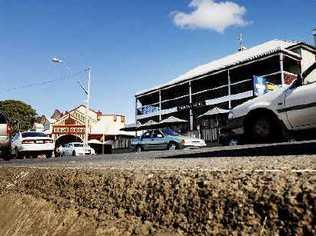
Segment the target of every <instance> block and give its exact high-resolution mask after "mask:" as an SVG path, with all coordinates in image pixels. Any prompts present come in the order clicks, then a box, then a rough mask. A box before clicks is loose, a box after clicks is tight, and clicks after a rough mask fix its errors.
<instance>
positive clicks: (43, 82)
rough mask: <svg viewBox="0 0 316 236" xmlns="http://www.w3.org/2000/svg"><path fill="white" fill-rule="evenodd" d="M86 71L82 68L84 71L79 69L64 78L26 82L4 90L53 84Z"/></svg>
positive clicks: (70, 78) (9, 90)
mask: <svg viewBox="0 0 316 236" xmlns="http://www.w3.org/2000/svg"><path fill="white" fill-rule="evenodd" d="M84 72H85V71H84V70H82V71H78V72H76V73H74V74H72V75H71V76H65V77H63V78H58V79H52V80H46V81H40V82H35V83H30V84H25V85H21V86H16V87H12V88H8V89H3V90H2V91H5V92H11V91H14V90H19V89H26V88H32V87H37V86H43V85H46V84H52V83H54V82H58V81H64V80H72V79H74V78H76V77H78V76H79V75H81V74H83V73H84Z"/></svg>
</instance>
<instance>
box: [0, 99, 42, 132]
mask: <svg viewBox="0 0 316 236" xmlns="http://www.w3.org/2000/svg"><path fill="white" fill-rule="evenodd" d="M0 111H1V112H4V113H6V115H7V116H8V118H9V120H10V123H11V124H12V126H13V132H16V131H19V130H20V131H24V130H28V129H30V128H32V126H33V122H34V120H35V118H36V111H35V110H34V109H33V108H32V106H30V105H28V104H26V103H24V102H22V101H17V100H4V101H0Z"/></svg>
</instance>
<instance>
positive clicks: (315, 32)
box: [313, 28, 316, 47]
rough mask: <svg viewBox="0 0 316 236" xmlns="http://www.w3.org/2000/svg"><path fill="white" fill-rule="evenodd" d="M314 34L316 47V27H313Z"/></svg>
mask: <svg viewBox="0 0 316 236" xmlns="http://www.w3.org/2000/svg"><path fill="white" fill-rule="evenodd" d="M313 36H314V46H315V47H316V28H315V29H313Z"/></svg>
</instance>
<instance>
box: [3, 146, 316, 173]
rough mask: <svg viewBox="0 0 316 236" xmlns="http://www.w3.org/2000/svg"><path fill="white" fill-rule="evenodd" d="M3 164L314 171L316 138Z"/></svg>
mask: <svg viewBox="0 0 316 236" xmlns="http://www.w3.org/2000/svg"><path fill="white" fill-rule="evenodd" d="M0 166H3V167H42V168H47V167H48V168H50V167H51V168H55V167H56V168H98V169H120V170H122V169H133V170H190V169H199V170H215V171H227V170H235V169H236V170H237V169H238V170H240V169H242V170H244V171H247V170H251V171H253V170H256V171H278V170H279V171H283V170H293V171H298V170H300V171H312V172H313V171H315V170H316V140H313V141H304V142H291V143H276V144H260V145H258V144H256V145H240V146H227V147H212V148H202V149H193V150H177V151H151V152H142V153H124V154H107V155H97V156H85V157H62V158H51V159H24V160H14V159H13V160H10V161H4V160H2V161H0Z"/></svg>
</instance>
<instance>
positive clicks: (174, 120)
mask: <svg viewBox="0 0 316 236" xmlns="http://www.w3.org/2000/svg"><path fill="white" fill-rule="evenodd" d="M187 122H188V121H187V120H182V119H179V118H177V117H174V116H170V117H168V118H167V119H164V120H162V121H161V122H160V123H159V124H160V125H171V124H182V123H187Z"/></svg>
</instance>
